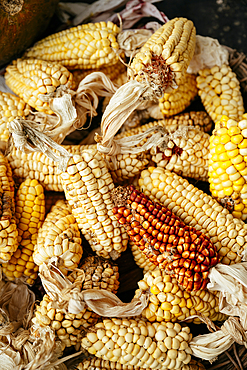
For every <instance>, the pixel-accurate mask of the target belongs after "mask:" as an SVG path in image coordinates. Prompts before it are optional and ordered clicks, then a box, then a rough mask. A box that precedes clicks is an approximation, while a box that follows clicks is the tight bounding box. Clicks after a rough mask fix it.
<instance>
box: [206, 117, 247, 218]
mask: <svg viewBox="0 0 247 370" xmlns="http://www.w3.org/2000/svg"><path fill="white" fill-rule="evenodd" d="M243 118H245V119H242V120H241V121H239V122H237V121H235V120H233V119H229V118H228V117H226V116H222V118H221V120H220V121H218V122H217V123H216V126H215V129H214V131H213V134H212V136H211V137H210V155H209V168H208V174H209V182H210V191H211V193H212V196H213V197H214V198H216V199H217V200H218V202H220V203H221V204H222V206H224V207H226V208H227V209H228V210H229V211H230V212H231V213H232V215H233V216H234V217H237V218H241V219H242V220H246V219H247V195H246V191H247V182H246V179H247V177H246V176H247V165H246V162H247V115H246V114H245V115H244V117H243Z"/></svg>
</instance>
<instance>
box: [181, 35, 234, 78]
mask: <svg viewBox="0 0 247 370" xmlns="http://www.w3.org/2000/svg"><path fill="white" fill-rule="evenodd" d="M228 58H229V53H228V51H227V50H226V48H225V47H224V46H222V45H220V43H219V41H218V40H217V39H213V38H212V37H205V36H200V35H196V47H195V53H194V56H193V58H192V59H191V61H190V65H189V67H188V69H187V72H188V73H191V74H197V73H198V72H199V71H200V70H202V69H205V68H212V67H214V66H218V67H221V66H222V65H223V64H227V65H228V64H229V62H228Z"/></svg>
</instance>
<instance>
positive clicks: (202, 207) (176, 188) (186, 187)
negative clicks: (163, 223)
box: [139, 167, 247, 265]
mask: <svg viewBox="0 0 247 370" xmlns="http://www.w3.org/2000/svg"><path fill="white" fill-rule="evenodd" d="M139 186H140V189H141V191H143V192H144V194H145V195H147V196H149V197H150V198H151V199H153V200H155V201H159V202H160V203H161V204H163V205H164V206H165V207H167V208H169V209H170V210H171V211H172V212H173V213H174V214H175V215H177V216H178V217H180V218H181V220H183V221H184V223H185V224H187V225H191V226H193V227H194V228H195V229H196V230H200V231H201V232H203V233H205V235H207V236H208V237H209V238H210V240H211V242H212V243H214V245H215V246H216V247H217V250H218V253H219V256H220V261H221V262H222V263H224V264H227V265H229V264H233V263H238V262H240V261H241V257H240V254H241V252H242V251H243V249H244V248H246V246H247V225H245V223H244V222H243V221H242V220H239V219H237V218H234V217H233V215H232V214H230V212H229V211H228V210H227V209H226V208H223V207H222V206H221V205H220V204H219V203H218V202H217V201H216V200H215V199H213V198H212V197H211V196H209V195H208V194H206V193H204V192H203V191H202V190H199V189H198V188H196V187H194V186H193V185H192V184H190V183H189V182H188V181H187V180H185V179H184V178H182V177H180V176H178V175H177V174H175V173H173V172H170V171H168V170H165V169H164V168H161V167H157V168H154V167H150V168H149V169H148V170H144V171H142V173H141V178H140V180H139Z"/></svg>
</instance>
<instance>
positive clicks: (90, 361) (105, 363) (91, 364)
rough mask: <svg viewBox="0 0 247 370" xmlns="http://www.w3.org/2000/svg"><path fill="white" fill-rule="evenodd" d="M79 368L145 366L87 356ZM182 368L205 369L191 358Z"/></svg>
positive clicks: (114, 369)
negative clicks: (123, 363)
mask: <svg viewBox="0 0 247 370" xmlns="http://www.w3.org/2000/svg"><path fill="white" fill-rule="evenodd" d="M76 369H78V370H87V369H90V370H144V368H140V367H136V366H131V365H122V364H120V363H119V362H112V361H109V360H101V359H99V358H97V357H92V358H90V357H89V356H88V358H86V359H85V360H84V361H82V362H81V363H80V364H79V365H78V366H77V368H76ZM181 370H205V367H204V366H203V364H202V363H200V362H198V361H196V360H191V361H190V363H189V364H188V365H184V366H182V367H181Z"/></svg>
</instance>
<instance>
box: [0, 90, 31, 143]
mask: <svg viewBox="0 0 247 370" xmlns="http://www.w3.org/2000/svg"><path fill="white" fill-rule="evenodd" d="M30 110H31V107H30V106H29V105H28V104H26V103H25V102H24V101H23V100H22V99H21V98H19V97H18V96H15V95H14V94H10V93H4V92H2V91H0V140H1V141H8V138H9V130H8V128H7V123H8V122H10V121H12V120H13V119H14V118H17V117H23V118H24V117H26V116H27V115H28V114H29V113H30Z"/></svg>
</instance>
